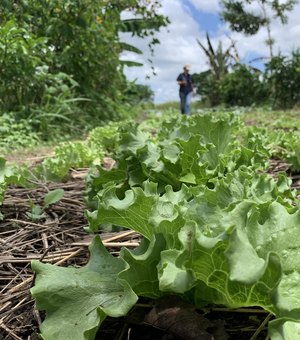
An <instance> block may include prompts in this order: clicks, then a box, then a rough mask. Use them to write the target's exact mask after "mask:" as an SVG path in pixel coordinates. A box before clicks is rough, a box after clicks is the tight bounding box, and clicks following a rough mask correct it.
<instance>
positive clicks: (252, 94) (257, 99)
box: [220, 64, 268, 106]
mask: <svg viewBox="0 0 300 340" xmlns="http://www.w3.org/2000/svg"><path fill="white" fill-rule="evenodd" d="M259 77H260V73H258V72H255V71H254V70H253V69H250V68H249V67H247V66H246V65H243V64H236V65H235V66H234V68H233V71H232V72H230V73H228V74H226V75H225V76H224V77H223V78H222V79H221V81H220V93H221V97H222V103H224V104H225V105H228V106H251V105H253V104H254V103H255V104H256V105H259V104H260V103H262V102H264V101H265V100H266V96H267V94H268V93H267V89H266V86H265V84H264V83H263V82H262V81H260V79H259Z"/></svg>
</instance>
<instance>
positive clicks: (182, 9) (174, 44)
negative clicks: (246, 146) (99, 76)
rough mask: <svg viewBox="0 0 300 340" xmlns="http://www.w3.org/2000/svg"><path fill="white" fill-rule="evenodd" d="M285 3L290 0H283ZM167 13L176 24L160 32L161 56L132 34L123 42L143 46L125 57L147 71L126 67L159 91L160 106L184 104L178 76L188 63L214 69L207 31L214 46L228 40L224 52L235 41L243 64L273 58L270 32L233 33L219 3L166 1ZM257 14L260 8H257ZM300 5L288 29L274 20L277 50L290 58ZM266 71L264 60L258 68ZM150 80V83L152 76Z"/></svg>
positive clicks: (298, 41) (298, 42) (297, 41)
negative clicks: (205, 46)
mask: <svg viewBox="0 0 300 340" xmlns="http://www.w3.org/2000/svg"><path fill="white" fill-rule="evenodd" d="M280 1H282V2H283V1H285V0H280ZM161 4H162V8H161V12H162V13H163V14H165V15H166V16H168V17H169V19H170V21H171V24H170V25H169V26H168V27H167V28H163V29H162V30H161V32H160V33H159V34H158V39H159V40H160V42H161V44H160V45H157V46H156V47H155V55H154V56H151V55H150V53H149V49H148V42H147V41H146V40H141V39H139V38H136V37H131V36H130V35H126V34H125V35H122V39H123V40H125V41H127V42H129V43H130V44H132V45H134V46H136V47H138V48H139V49H141V50H142V51H143V52H144V53H143V54H142V55H134V54H131V53H127V54H125V55H124V59H127V60H128V59H129V60H133V61H138V62H142V63H143V64H144V66H143V67H140V68H137V67H134V68H126V69H125V73H126V75H127V78H128V79H129V80H132V81H134V80H135V81H136V82H137V83H140V84H146V85H149V86H150V87H151V88H152V90H153V91H154V92H155V102H157V103H161V102H166V101H177V100H178V85H177V83H176V78H177V76H178V74H179V73H180V72H181V71H182V67H183V65H185V64H190V65H191V66H192V69H191V73H198V72H202V71H205V70H207V69H208V64H207V59H206V57H205V55H204V53H203V51H202V50H201V49H200V47H199V45H198V43H197V39H198V40H200V41H201V42H202V43H204V44H206V37H205V35H206V31H208V32H209V35H210V38H211V41H212V44H213V46H215V47H217V46H218V44H219V42H220V41H221V42H222V45H223V47H224V49H225V48H226V47H228V46H229V45H230V43H231V40H234V41H235V44H236V48H237V50H238V53H239V56H240V60H241V62H245V63H249V61H250V60H252V59H254V58H259V57H267V56H268V55H269V52H268V48H267V46H266V44H265V40H266V38H267V33H266V29H265V28H263V29H261V30H260V31H259V32H258V34H256V35H255V36H252V37H245V36H244V35H243V34H240V33H236V32H231V31H230V29H229V27H228V25H227V24H226V23H224V22H223V21H222V20H220V18H219V15H218V13H219V10H220V7H219V6H220V5H219V0H161ZM253 10H254V11H255V10H257V9H256V8H255V7H254V8H253ZM299 16H300V5H297V6H296V7H295V8H294V10H293V12H291V13H290V15H289V21H288V24H287V25H284V26H282V25H281V24H280V22H279V21H276V20H275V21H273V22H272V25H271V29H272V34H273V36H274V38H275V40H276V43H275V48H274V51H275V53H278V52H279V51H281V53H283V54H289V53H290V52H291V50H292V49H293V48H297V47H300V38H299V37H300V21H299ZM149 58H150V59H152V61H153V65H154V67H155V71H156V74H157V75H156V76H152V75H151V74H152V72H151V65H150V64H149V62H148V61H147V59H149ZM253 66H256V67H258V68H262V67H263V62H261V61H259V62H256V63H254V64H253ZM148 76H150V79H147V77H148Z"/></svg>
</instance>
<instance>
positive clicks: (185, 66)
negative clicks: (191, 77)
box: [183, 65, 191, 71]
mask: <svg viewBox="0 0 300 340" xmlns="http://www.w3.org/2000/svg"><path fill="white" fill-rule="evenodd" d="M183 68H184V69H185V70H188V71H189V70H190V69H191V65H184V66H183Z"/></svg>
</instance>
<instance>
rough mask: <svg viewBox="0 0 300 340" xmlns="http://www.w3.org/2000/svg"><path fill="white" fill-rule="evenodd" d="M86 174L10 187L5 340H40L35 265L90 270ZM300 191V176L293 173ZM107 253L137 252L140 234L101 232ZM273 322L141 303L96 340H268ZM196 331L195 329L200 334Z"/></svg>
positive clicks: (5, 225)
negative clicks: (37, 216) (37, 213)
mask: <svg viewBox="0 0 300 340" xmlns="http://www.w3.org/2000/svg"><path fill="white" fill-rule="evenodd" d="M279 171H287V172H288V171H289V170H288V166H287V164H285V163H283V162H280V161H277V160H273V161H272V165H271V168H270V173H272V174H273V175H274V176H277V173H278V172H279ZM86 173H87V171H86V169H78V170H76V171H72V172H70V180H69V181H68V182H65V183H39V185H38V186H37V187H35V188H32V189H24V188H16V187H10V188H9V189H8V190H7V192H6V196H5V200H4V203H3V205H2V206H1V213H2V214H3V215H4V219H3V220H2V221H1V224H0V301H1V304H0V339H1V340H20V339H22V340H23V339H27V340H36V339H38V333H39V325H40V324H41V322H42V321H43V319H44V317H45V315H44V313H43V312H39V311H37V309H36V308H35V304H34V301H33V300H32V298H31V295H30V293H29V289H30V287H31V286H32V285H33V283H34V275H33V273H32V271H31V268H30V261H31V260H32V259H38V260H41V261H43V262H48V263H53V264H57V265H64V266H67V265H77V266H82V265H84V264H86V262H87V259H88V248H87V247H88V245H89V243H90V241H91V236H90V235H87V233H86V232H85V231H84V230H83V228H84V227H85V226H86V225H87V221H86V219H85V216H84V211H85V209H86V206H85V203H84V201H83V197H82V195H83V190H84V186H85V184H84V177H85V175H86ZM290 175H291V177H292V178H293V180H294V186H295V187H297V188H298V187H299V183H298V181H299V178H300V176H297V175H295V174H294V175H293V176H292V174H290ZM56 188H62V189H64V190H65V195H64V197H63V199H62V200H61V201H60V202H58V203H57V204H54V205H52V206H51V207H50V208H48V209H47V210H46V216H45V218H43V219H41V220H37V221H34V222H33V221H32V219H30V218H29V217H28V215H27V213H28V212H29V211H30V209H31V208H30V206H31V205H32V203H34V204H42V201H43V197H44V195H45V194H46V193H47V192H48V191H49V190H53V189H56ZM100 236H101V238H102V239H103V241H104V244H105V245H106V247H107V248H108V249H109V251H110V252H111V253H112V254H114V255H118V254H119V250H120V248H121V247H122V246H123V245H124V244H126V246H129V247H130V246H132V247H135V246H136V245H137V244H138V243H139V240H140V238H139V235H138V234H136V233H134V232H132V231H129V232H128V231H121V232H118V233H108V232H106V233H101V234H100ZM271 318H272V316H271V315H269V314H268V313H267V312H266V311H264V310H261V309H259V308H242V309H238V310H231V309H228V308H216V307H215V306H211V307H207V308H205V309H201V310H194V309H193V307H192V306H189V305H187V304H186V303H185V302H183V301H180V300H178V299H177V298H171V300H170V299H169V300H168V299H167V300H160V301H152V300H148V299H143V300H140V301H138V303H137V304H136V306H135V307H134V308H133V309H132V311H131V312H130V313H129V315H128V316H127V317H124V318H117V319H113V318H107V319H106V320H105V321H104V323H103V324H102V326H101V329H100V330H99V332H98V334H97V337H96V339H101V340H106V339H109V340H110V339H118V340H123V339H124V340H125V339H127V340H135V339H145V340H147V339H164V340H167V339H188V340H193V339H218V340H223V339H241V340H243V339H245V340H246V339H247V340H248V339H268V336H267V323H268V321H269V320H270V319H271ZM196 325H197V327H196Z"/></svg>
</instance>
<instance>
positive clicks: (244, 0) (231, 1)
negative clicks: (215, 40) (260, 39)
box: [221, 0, 298, 58]
mask: <svg viewBox="0 0 300 340" xmlns="http://www.w3.org/2000/svg"><path fill="white" fill-rule="evenodd" d="M221 3H222V5H223V10H222V12H221V17H222V18H223V19H224V20H225V21H227V22H228V23H229V24H230V28H231V29H232V30H233V31H236V32H242V33H244V34H246V35H254V34H256V33H257V32H258V30H259V29H260V28H261V27H266V28H267V34H268V38H267V40H266V44H267V45H268V46H269V51H270V57H271V58H272V57H273V46H274V43H275V40H274V38H273V36H272V34H271V21H272V19H273V18H277V19H280V20H281V23H282V24H286V23H287V20H288V17H287V12H289V11H291V10H292V9H293V8H294V6H295V5H296V4H297V3H298V0H286V1H285V2H281V1H280V0H221ZM249 5H254V6H255V5H256V7H257V9H258V11H255V12H254V11H253V9H252V8H253V7H251V6H249Z"/></svg>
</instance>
